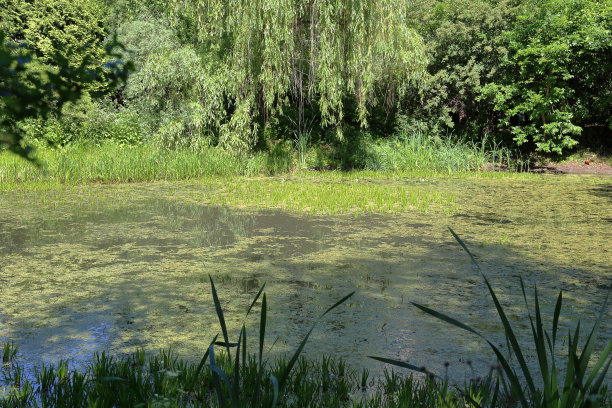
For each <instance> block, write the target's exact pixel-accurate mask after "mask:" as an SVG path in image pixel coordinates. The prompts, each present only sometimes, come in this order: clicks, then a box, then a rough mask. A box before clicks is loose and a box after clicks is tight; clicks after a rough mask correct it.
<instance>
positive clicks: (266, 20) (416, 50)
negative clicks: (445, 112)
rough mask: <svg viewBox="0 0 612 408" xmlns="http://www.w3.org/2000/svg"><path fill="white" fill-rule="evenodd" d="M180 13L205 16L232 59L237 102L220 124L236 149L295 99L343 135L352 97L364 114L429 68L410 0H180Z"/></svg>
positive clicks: (214, 44) (394, 98) (206, 26)
mask: <svg viewBox="0 0 612 408" xmlns="http://www.w3.org/2000/svg"><path fill="white" fill-rule="evenodd" d="M172 2H173V5H174V7H173V13H174V14H175V16H178V15H179V14H180V15H182V16H188V17H191V18H192V19H193V20H194V21H197V22H198V36H199V39H200V41H202V42H203V43H204V44H208V46H209V50H210V53H209V55H210V57H211V58H212V59H214V60H216V61H215V63H214V64H216V65H217V66H218V67H223V69H224V70H225V72H226V74H225V76H226V79H227V81H228V83H227V84H225V85H226V90H225V92H226V93H227V94H226V96H227V97H228V98H229V99H230V100H233V101H234V104H235V106H236V109H235V110H234V112H233V113H232V114H231V118H230V120H229V122H228V123H226V124H225V125H223V126H222V129H220V142H221V144H224V145H229V146H230V147H233V148H238V149H240V148H248V147H250V146H252V144H253V143H254V134H255V130H256V127H257V124H256V123H257V121H256V120H253V119H255V118H257V117H258V116H259V115H262V114H263V117H264V118H265V119H266V121H268V120H270V119H271V118H274V117H275V116H277V115H280V114H282V111H283V108H284V107H285V106H286V105H287V104H288V102H289V100H291V101H292V102H293V103H294V104H296V105H297V107H298V126H299V127H300V128H301V126H302V125H303V124H304V106H305V105H306V104H311V103H313V102H314V103H316V104H317V105H318V108H319V111H320V117H321V123H322V125H323V126H336V129H337V134H338V136H339V137H340V138H342V120H343V117H344V114H345V106H344V101H345V98H347V97H350V98H354V99H355V100H356V108H355V109H356V112H354V113H355V114H356V117H357V118H358V121H359V123H360V125H361V126H362V127H366V126H367V124H368V110H369V109H370V108H371V107H373V106H376V105H380V104H383V105H384V106H386V108H387V109H391V108H393V107H394V106H395V105H396V104H397V102H398V101H399V100H400V98H401V96H402V95H403V94H404V93H405V92H406V90H407V89H408V88H409V87H410V86H411V84H414V83H416V82H418V81H420V80H421V79H422V78H423V77H424V75H425V73H426V71H425V69H426V62H427V61H426V57H425V47H424V43H423V40H422V38H421V37H420V36H419V35H418V34H417V33H416V32H415V31H413V30H411V29H410V28H409V25H408V24H407V23H408V22H407V15H408V13H407V9H408V2H406V1H403V0H352V1H339V0H308V1H301V0H300V1H291V0H257V1H235V0H208V1H205V0H172Z"/></svg>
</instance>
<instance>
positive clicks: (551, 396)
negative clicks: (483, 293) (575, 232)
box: [371, 228, 612, 408]
mask: <svg viewBox="0 0 612 408" xmlns="http://www.w3.org/2000/svg"><path fill="white" fill-rule="evenodd" d="M449 230H450V232H451V234H452V235H453V237H454V238H455V239H456V240H457V242H458V243H459V245H461V247H462V248H463V250H464V251H465V252H466V253H467V254H468V255H469V257H470V259H471V260H472V262H473V263H474V265H476V267H477V268H478V270H479V272H480V274H481V275H482V277H483V279H484V281H485V284H486V285H487V288H488V290H489V293H490V295H491V298H492V300H493V303H494V304H495V309H496V310H497V313H498V315H499V317H500V320H501V322H502V325H503V328H504V334H505V336H506V339H507V342H508V344H509V348H510V350H511V352H512V354H513V355H514V357H515V358H516V362H517V363H518V368H517V367H516V365H513V364H512V363H511V358H510V357H507V356H505V355H504V354H503V353H502V352H501V350H500V349H499V348H498V346H496V345H495V344H494V343H493V342H492V341H491V340H488V339H487V338H486V337H485V336H484V335H483V334H481V333H480V332H478V331H476V330H475V329H473V328H472V327H470V326H468V325H466V324H464V323H462V322H460V321H458V320H456V319H454V318H452V317H450V316H449V315H447V314H444V313H441V312H438V311H436V310H433V309H431V308H429V307H427V306H423V305H421V304H418V303H414V302H412V304H413V305H414V306H416V307H417V308H419V309H420V310H422V311H423V312H425V313H427V314H429V315H431V316H434V317H436V318H438V319H440V320H442V321H444V322H446V323H449V324H451V325H453V326H456V327H458V328H460V329H463V330H466V331H468V332H470V333H472V334H475V335H476V336H478V337H480V338H482V339H483V340H484V341H486V342H487V344H488V345H489V346H490V347H491V349H492V350H493V352H494V353H495V355H496V357H497V359H498V361H499V364H500V366H501V370H500V371H499V374H500V376H499V378H498V379H497V380H494V379H493V373H491V374H490V375H489V377H488V378H487V380H486V381H485V383H486V385H487V386H486V387H485V388H484V389H485V394H484V397H485V398H482V399H481V400H480V401H477V400H476V399H475V398H473V396H470V395H466V399H467V400H468V401H469V402H470V403H471V404H472V405H474V406H475V407H481V406H495V405H496V404H497V403H499V401H501V400H502V399H503V400H506V401H516V402H518V403H520V405H521V406H522V407H524V408H528V407H542V408H553V407H555V408H566V407H598V406H601V404H602V402H603V401H604V399H605V397H606V394H607V389H606V387H605V386H604V380H605V377H606V374H607V372H608V369H609V368H610V365H611V364H612V357H611V358H608V357H610V354H611V353H612V339H610V340H609V341H608V342H607V344H606V346H605V347H604V349H603V350H602V351H601V352H600V353H599V356H598V357H596V355H595V354H594V351H595V350H594V348H595V340H596V338H597V335H598V333H599V329H600V326H601V322H602V319H603V316H604V313H605V310H606V307H607V305H608V297H607V296H606V300H605V301H604V304H603V306H602V308H601V311H600V313H599V316H598V318H597V320H596V321H595V323H594V325H593V327H592V329H591V330H590V332H589V333H588V336H587V338H586V343H585V344H584V345H583V346H582V347H580V346H579V344H578V342H579V339H580V336H581V330H580V322H578V323H577V325H576V328H575V330H574V333H573V335H572V332H571V331H569V332H568V346H567V347H568V350H567V358H566V362H565V363H566V366H565V371H564V373H565V375H564V376H563V375H562V372H560V371H559V365H558V364H557V351H558V348H557V338H558V337H557V334H558V328H559V317H560V314H561V305H562V299H563V292H562V291H560V292H559V295H558V297H557V301H556V304H555V311H554V315H553V322H552V331H551V333H550V334H549V332H548V331H546V330H545V329H544V324H543V319H542V312H541V307H540V299H539V296H538V290H537V287H536V288H535V307H534V312H535V320H534V317H533V316H532V314H531V312H530V311H529V304H528V301H527V295H526V292H525V285H524V284H523V279H522V278H521V279H520V284H521V290H522V293H523V299H524V300H525V305H526V307H527V312H528V316H529V322H530V325H531V332H532V339H533V343H534V345H535V349H536V354H537V360H538V368H539V370H538V372H539V374H540V378H537V374H538V373H537V372H534V371H533V370H530V369H529V367H528V365H527V361H526V358H525V352H524V347H521V345H520V344H519V342H518V340H517V337H516V335H515V331H514V329H513V328H512V325H511V324H510V321H509V320H508V317H507V315H506V313H505V311H504V309H503V307H502V306H501V304H500V302H499V300H498V298H497V295H496V294H495V291H494V290H493V287H492V286H491V284H490V282H489V280H488V279H487V277H486V275H485V274H484V273H483V271H482V270H481V269H480V266H479V265H478V262H476V259H475V258H474V256H473V255H472V253H471V252H470V250H469V249H468V248H467V246H466V245H465V243H464V242H463V241H462V240H461V239H460V238H459V236H458V235H457V234H456V233H455V232H454V231H453V230H452V229H450V228H449ZM371 358H373V359H375V360H378V361H381V362H384V363H388V364H391V365H394V366H397V367H403V368H407V369H410V370H413V371H417V372H421V373H424V374H427V375H429V376H432V377H437V376H436V375H435V374H434V373H432V372H430V371H429V370H427V369H426V368H425V367H417V366H415V365H413V364H410V363H408V362H404V361H400V360H393V359H389V358H383V357H374V356H371ZM591 360H595V363H594V365H593V366H592V367H589V363H590V362H592V361H591ZM500 384H501V391H500ZM541 387H542V388H541Z"/></svg>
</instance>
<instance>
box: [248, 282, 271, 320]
mask: <svg viewBox="0 0 612 408" xmlns="http://www.w3.org/2000/svg"><path fill="white" fill-rule="evenodd" d="M265 287H266V283H265V282H264V284H263V285H261V288H259V292H257V295H255V299H253V301H252V302H251V305H250V306H249V309H248V310H247V312H246V314H247V316H248V315H249V313H251V309H252V308H253V306H255V303H257V299H259V296H260V295H261V293H262V292H263V290H264V288H265Z"/></svg>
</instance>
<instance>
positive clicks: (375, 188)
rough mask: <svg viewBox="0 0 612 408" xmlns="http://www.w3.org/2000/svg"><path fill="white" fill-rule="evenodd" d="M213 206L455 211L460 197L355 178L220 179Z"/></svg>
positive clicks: (363, 211) (347, 211)
mask: <svg viewBox="0 0 612 408" xmlns="http://www.w3.org/2000/svg"><path fill="white" fill-rule="evenodd" d="M210 200H211V204H213V205H224V206H238V207H251V208H279V209H282V210H288V211H300V212H307V213H311V214H327V215H335V214H354V215H359V214H366V213H401V212H420V213H426V212H429V211H440V212H444V213H452V212H453V211H454V210H455V209H456V205H455V196H454V195H453V194H449V193H446V192H443V191H442V192H439V191H435V190H433V189H429V188H426V187H418V186H414V187H413V186H406V185H386V184H380V183H372V182H368V181H367V180H363V179H359V178H354V179H336V180H333V179H314V180H313V179H307V178H300V179H299V180H289V179H282V178H280V179H279V178H275V179H265V180H262V179H243V180H241V181H240V182H239V183H238V182H225V183H219V184H217V187H216V193H215V194H212V195H210Z"/></svg>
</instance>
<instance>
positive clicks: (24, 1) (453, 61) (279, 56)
mask: <svg viewBox="0 0 612 408" xmlns="http://www.w3.org/2000/svg"><path fill="white" fill-rule="evenodd" d="M0 31H2V32H3V33H5V34H6V37H7V39H8V41H9V42H10V43H11V44H13V45H14V46H16V49H18V48H19V47H18V46H23V47H27V48H28V49H29V50H31V51H33V52H34V54H35V56H36V58H35V60H34V61H32V62H31V63H30V64H28V69H29V70H44V69H48V67H49V66H53V65H54V58H56V57H55V56H56V55H57V52H60V53H62V54H63V55H65V56H67V58H68V61H69V64H71V65H73V66H75V67H77V66H79V65H80V64H82V62H83V61H86V64H88V66H91V69H96V68H98V67H100V66H105V65H106V66H108V64H112V61H109V60H108V55H107V54H106V53H105V52H104V46H105V44H108V43H109V42H110V41H112V40H113V35H115V34H116V36H117V39H118V41H119V42H121V43H122V44H124V45H125V47H126V49H127V51H126V52H124V53H123V56H122V58H123V59H125V60H127V59H129V60H131V61H133V63H134V71H133V72H132V74H131V75H130V76H129V78H128V80H127V82H126V83H125V84H124V85H122V86H121V87H111V86H109V85H108V84H106V83H105V82H104V81H95V82H93V83H91V82H89V83H84V84H82V87H83V90H84V93H83V94H84V97H82V98H81V99H80V100H79V101H78V102H75V103H68V104H65V105H64V106H63V108H62V114H61V115H60V116H53V117H49V118H44V119H43V118H36V119H27V120H23V121H20V122H19V123H17V124H15V125H16V126H17V127H18V128H19V129H20V131H21V132H22V133H23V134H24V135H26V142H28V141H29V143H34V144H35V143H37V141H38V142H40V141H49V142H51V143H52V144H53V145H59V146H61V145H66V144H70V143H73V142H80V141H92V142H99V141H102V140H106V139H108V140H113V141H116V142H118V143H121V144H126V145H129V144H137V143H153V144H155V145H157V146H161V147H165V148H170V149H183V148H188V149H195V150H197V149H201V148H205V147H206V148H208V147H211V146H219V147H220V148H223V149H225V150H228V151H230V152H236V153H244V152H251V151H253V150H257V149H269V148H270V146H271V145H273V144H276V143H277V142H278V141H284V143H292V146H293V147H294V148H295V149H297V150H298V151H300V150H302V151H304V149H307V148H308V146H313V145H318V146H321V145H323V146H326V147H328V148H333V149H336V150H338V151H342V150H344V151H346V150H350V149H358V148H359V144H360V142H361V141H363V140H378V139H385V140H390V139H394V140H396V141H397V139H398V138H401V137H404V138H405V137H409V136H410V135H413V134H415V133H418V134H419V135H420V136H419V137H421V138H423V137H425V138H426V139H429V140H447V139H449V138H452V139H453V140H463V141H466V140H467V141H471V142H476V143H480V142H482V141H483V140H487V141H489V142H491V143H493V144H494V145H496V146H500V145H501V146H506V147H509V148H512V149H517V150H520V151H522V152H527V153H531V152H538V153H544V154H552V155H557V154H562V153H565V152H568V151H571V149H574V148H576V147H579V146H580V145H585V146H589V145H590V146H605V145H609V144H610V142H611V140H612V137H610V136H611V134H612V115H611V111H612V109H611V107H612V75H610V73H611V72H612V0H422V1H415V2H408V1H405V0H344V1H338V0H318V1H313V0H308V1H292V0H257V1H250V2H239V3H236V2H230V1H227V0H208V1H203V0H170V1H162V0H145V1H136V0H106V1H105V0H0ZM43 68H44V69H43ZM100 93H104V94H105V96H104V97H102V98H92V97H90V96H89V95H93V94H96V95H98V94H100ZM423 135H424V136H423Z"/></svg>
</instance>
